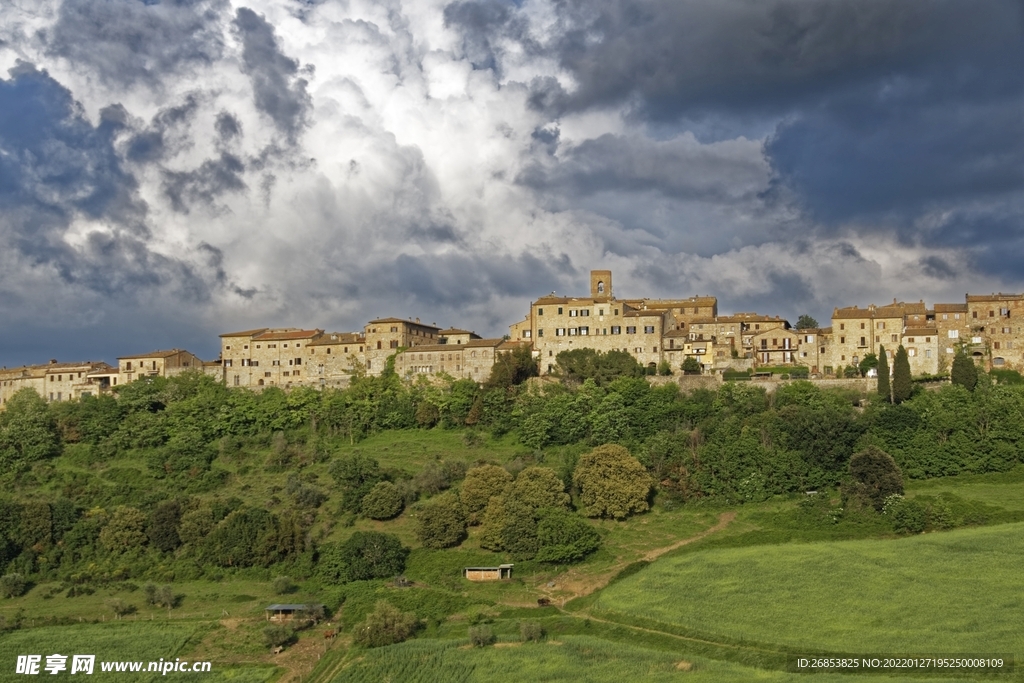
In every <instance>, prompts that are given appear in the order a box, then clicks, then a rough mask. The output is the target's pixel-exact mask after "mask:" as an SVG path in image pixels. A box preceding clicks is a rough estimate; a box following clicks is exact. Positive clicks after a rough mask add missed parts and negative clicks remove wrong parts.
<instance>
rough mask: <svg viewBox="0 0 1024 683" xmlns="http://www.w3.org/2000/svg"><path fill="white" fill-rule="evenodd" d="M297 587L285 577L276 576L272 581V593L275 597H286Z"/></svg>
mask: <svg viewBox="0 0 1024 683" xmlns="http://www.w3.org/2000/svg"><path fill="white" fill-rule="evenodd" d="M297 588H298V586H296V585H295V583H294V582H293V581H292V580H291V579H290V578H288V577H287V576H278V577H277V578H276V579H274V593H275V594H276V595H287V594H288V593H294V592H295V591H296V589H297Z"/></svg>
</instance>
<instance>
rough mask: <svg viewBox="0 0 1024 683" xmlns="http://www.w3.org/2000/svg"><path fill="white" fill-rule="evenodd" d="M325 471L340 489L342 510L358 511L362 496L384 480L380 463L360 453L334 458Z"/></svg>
mask: <svg viewBox="0 0 1024 683" xmlns="http://www.w3.org/2000/svg"><path fill="white" fill-rule="evenodd" d="M327 471H328V473H330V475H331V477H333V478H334V481H335V482H336V483H337V485H338V488H340V489H341V491H342V497H341V505H340V509H341V510H343V511H344V512H358V511H359V507H360V505H361V504H362V502H363V497H364V496H365V495H366V494H367V493H369V492H370V489H372V488H373V487H374V486H376V484H377V482H380V481H383V480H384V473H383V472H382V471H381V469H380V464H379V463H378V462H377V461H376V460H374V459H373V458H371V457H369V456H367V455H362V454H361V453H353V454H352V455H349V456H345V457H341V458H338V459H336V460H334V461H333V462H332V463H331V465H330V467H329V468H328V470H327Z"/></svg>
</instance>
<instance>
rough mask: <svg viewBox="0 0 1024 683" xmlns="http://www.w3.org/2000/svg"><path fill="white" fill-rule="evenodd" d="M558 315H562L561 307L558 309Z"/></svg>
mask: <svg viewBox="0 0 1024 683" xmlns="http://www.w3.org/2000/svg"><path fill="white" fill-rule="evenodd" d="M558 315H562V307H561V306H559V307H558Z"/></svg>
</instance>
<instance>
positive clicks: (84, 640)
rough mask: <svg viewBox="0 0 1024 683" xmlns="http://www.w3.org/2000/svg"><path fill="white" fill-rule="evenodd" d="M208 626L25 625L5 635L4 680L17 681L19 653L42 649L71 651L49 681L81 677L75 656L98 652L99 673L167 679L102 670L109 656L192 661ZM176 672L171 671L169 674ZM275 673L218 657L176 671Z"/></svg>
mask: <svg viewBox="0 0 1024 683" xmlns="http://www.w3.org/2000/svg"><path fill="white" fill-rule="evenodd" d="M205 631H206V628H205V627H203V626H200V625H197V624H195V623H187V624H186V623H181V624H174V623H166V622H165V623H160V622H156V623H147V622H121V623H107V624H83V625H76V626H54V627H45V628H33V629H23V630H18V631H12V632H9V633H6V634H3V635H0V680H4V681H7V680H17V679H19V678H21V677H20V676H17V675H16V674H15V664H16V661H17V657H18V655H25V654H38V655H42V656H43V662H45V657H46V655H51V654H55V653H60V654H63V655H69V659H68V660H67V662H68V670H67V671H64V672H62V673H59V674H56V675H51V674H49V673H48V672H46V671H42V672H41V674H42V675H44V676H45V677H46V679H47V680H65V679H67V680H76V677H77V676H78V675H79V674H76V675H75V676H74V677H73V676H72V675H71V674H70V662H71V659H70V655H75V654H82V655H95V656H96V662H95V665H94V669H93V675H94V676H98V677H100V678H101V679H102V680H104V681H106V680H110V681H144V682H147V683H148V682H151V681H158V680H167V679H166V678H165V677H164V676H162V675H161V674H154V673H147V672H145V671H143V672H141V673H123V674H118V673H113V672H103V671H101V662H103V661H141V662H145V663H146V664H145V665H144V668H145V666H146V665H148V662H151V661H158V660H160V659H161V658H163V659H164V660H174V659H176V658H181V659H183V660H186V661H192V658H191V657H190V656H189V654H188V653H189V652H190V651H191V649H192V647H193V646H195V645H196V644H197V643H198V642H199V641H200V640H201V639H202V637H203V636H204V635H205ZM169 675H170V674H169ZM273 675H275V669H274V668H273V667H258V666H238V665H235V666H226V665H221V664H220V663H218V662H212V667H211V671H210V672H209V673H201V672H197V673H192V672H188V673H185V672H175V673H174V674H173V678H174V680H175V681H188V682H190V683H191V682H197V681H203V682H204V683H227V682H228V681H230V682H231V683H263V682H264V681H268V680H270V678H271V677H272V676H273Z"/></svg>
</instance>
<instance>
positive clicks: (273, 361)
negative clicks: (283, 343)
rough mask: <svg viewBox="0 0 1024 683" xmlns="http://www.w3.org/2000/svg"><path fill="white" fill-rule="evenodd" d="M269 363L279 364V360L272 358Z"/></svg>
mask: <svg viewBox="0 0 1024 683" xmlns="http://www.w3.org/2000/svg"><path fill="white" fill-rule="evenodd" d="M270 364H271V365H280V364H281V361H279V360H272V361H270Z"/></svg>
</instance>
